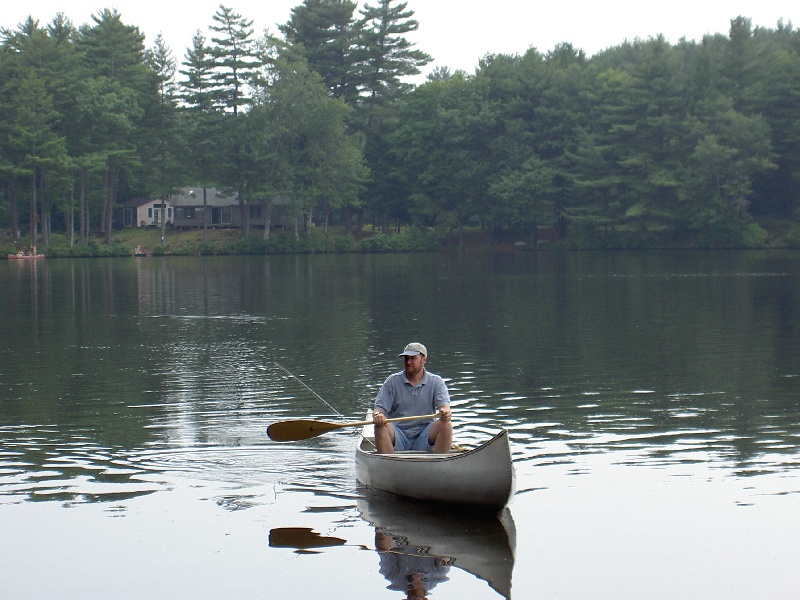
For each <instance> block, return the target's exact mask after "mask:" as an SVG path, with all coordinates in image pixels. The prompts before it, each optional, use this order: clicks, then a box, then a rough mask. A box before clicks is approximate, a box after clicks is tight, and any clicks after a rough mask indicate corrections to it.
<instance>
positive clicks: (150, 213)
mask: <svg viewBox="0 0 800 600" xmlns="http://www.w3.org/2000/svg"><path fill="white" fill-rule="evenodd" d="M147 218H148V219H152V218H153V207H152V206H151V207H150V208H148V209H147Z"/></svg>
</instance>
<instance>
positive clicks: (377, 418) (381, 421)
mask: <svg viewBox="0 0 800 600" xmlns="http://www.w3.org/2000/svg"><path fill="white" fill-rule="evenodd" d="M372 423H373V424H374V425H375V427H383V426H384V425H386V415H385V414H383V413H382V412H377V411H376V412H374V413H373V414H372Z"/></svg>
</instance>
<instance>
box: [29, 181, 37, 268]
mask: <svg viewBox="0 0 800 600" xmlns="http://www.w3.org/2000/svg"><path fill="white" fill-rule="evenodd" d="M37 224H38V217H37V215H36V169H34V171H33V175H31V208H30V226H31V230H30V236H31V247H32V251H33V252H34V254H35V252H36V251H35V250H33V249H35V248H36V237H37Z"/></svg>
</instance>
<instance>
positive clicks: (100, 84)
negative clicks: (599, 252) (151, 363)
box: [0, 0, 800, 247]
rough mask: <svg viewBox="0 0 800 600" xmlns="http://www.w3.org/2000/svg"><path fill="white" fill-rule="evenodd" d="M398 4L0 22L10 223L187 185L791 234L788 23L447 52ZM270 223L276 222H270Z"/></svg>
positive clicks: (0, 188) (799, 42)
mask: <svg viewBox="0 0 800 600" xmlns="http://www.w3.org/2000/svg"><path fill="white" fill-rule="evenodd" d="M413 17H414V13H413V11H411V10H408V8H407V4H406V3H405V2H398V1H397V0H376V2H375V4H374V5H372V4H369V3H366V4H364V5H363V6H362V7H361V8H358V5H357V3H356V2H352V1H348V0H304V2H303V3H302V4H300V5H298V6H297V7H295V8H294V9H292V11H291V16H290V19H289V20H288V21H287V22H286V23H284V24H282V25H280V26H279V27H278V32H276V33H274V34H273V33H270V32H264V33H263V35H260V36H256V35H255V33H254V31H253V29H252V21H250V20H248V19H247V18H246V17H243V16H242V15H240V14H238V13H236V12H235V11H234V10H233V9H231V8H228V7H225V6H224V5H221V6H220V7H219V9H218V10H217V12H216V13H215V14H214V15H213V16H212V17H211V24H210V25H209V28H208V29H209V33H210V38H206V37H205V36H204V35H203V34H202V33H201V32H198V33H197V34H196V35H195V36H194V38H193V40H192V43H191V46H190V47H189V48H188V49H187V50H186V51H185V54H184V56H183V57H182V58H181V59H176V58H175V57H174V56H173V53H172V50H171V49H170V48H169V47H168V46H167V44H166V43H165V42H164V40H163V39H162V38H161V37H160V36H159V37H157V38H156V39H155V40H154V43H153V45H152V47H150V48H146V47H145V44H144V36H143V35H142V33H141V32H140V30H139V29H138V28H137V27H136V26H133V25H128V24H125V23H124V22H123V20H122V16H121V15H120V14H119V13H118V12H116V11H115V10H112V9H105V10H103V11H101V12H99V13H97V14H96V15H94V16H93V17H92V23H91V24H84V25H82V26H80V27H75V26H74V25H73V24H72V23H71V22H70V20H69V19H68V18H67V17H66V16H65V15H63V14H58V15H56V17H55V18H54V19H53V21H52V22H51V23H49V24H47V25H45V26H41V25H40V24H39V23H38V22H37V21H35V20H33V19H31V18H29V19H28V20H27V21H25V22H24V23H22V24H21V25H19V26H18V27H17V28H16V29H14V30H8V29H4V30H2V40H1V41H0V43H1V44H2V45H1V46H0V194H2V196H3V199H4V200H5V201H4V202H2V203H0V227H3V226H5V227H7V228H8V229H9V230H11V231H12V232H16V231H17V230H18V229H20V228H22V227H24V226H26V225H27V226H28V231H29V232H30V235H31V237H32V239H33V240H34V241H35V240H36V236H37V235H39V234H41V236H42V237H43V238H44V241H45V243H47V242H48V241H49V239H50V235H51V234H52V232H53V231H60V232H64V233H65V234H66V235H67V237H68V238H69V241H70V243H73V241H83V242H85V241H87V240H88V239H89V238H90V236H93V235H101V236H103V237H104V238H105V240H106V241H107V242H110V241H111V236H112V231H113V227H114V214H115V207H116V206H118V205H119V203H120V202H122V201H124V200H127V199H130V198H134V197H155V198H168V197H169V195H170V194H171V193H173V192H174V191H175V190H176V189H177V188H179V187H184V186H201V187H203V188H208V187H215V188H219V189H222V190H225V191H229V192H231V193H237V194H238V198H239V203H240V206H239V208H240V210H241V222H242V232H241V233H242V236H244V237H248V236H249V235H250V234H251V231H250V227H249V223H248V215H249V209H250V206H252V205H255V204H257V205H260V206H261V207H263V208H265V209H266V211H267V213H266V214H270V210H271V207H272V204H273V203H274V202H276V201H277V200H278V199H280V200H281V204H282V205H286V206H287V210H288V211H289V212H290V214H291V215H293V216H294V222H295V223H296V224H297V225H296V228H297V229H298V230H299V229H301V228H305V227H307V226H308V225H309V224H310V223H314V224H316V225H319V226H326V227H327V226H328V225H329V224H335V225H340V226H342V227H343V228H344V230H345V231H346V232H349V231H351V230H352V229H354V228H357V229H360V228H363V227H364V226H365V224H366V223H368V222H370V221H371V224H372V225H374V226H375V227H378V228H380V229H382V230H384V231H387V232H388V231H390V230H391V229H393V228H394V229H398V228H400V227H401V226H404V225H415V226H420V227H425V228H433V229H436V230H440V231H464V229H465V228H480V229H481V230H483V231H485V232H486V233H487V235H490V236H494V235H503V234H506V233H510V234H513V235H515V236H518V237H519V236H524V238H525V239H530V241H531V242H535V241H536V236H537V231H538V230H539V228H540V227H541V226H547V227H553V228H555V229H556V230H557V231H559V232H560V233H561V235H566V234H567V233H569V240H570V241H571V243H572V244H573V245H578V246H584V247H598V246H615V247H619V246H642V245H650V244H665V243H666V244H676V243H677V244H681V243H685V244H691V245H700V246H729V245H745V246H759V245H764V244H768V243H772V244H786V245H797V244H798V243H800V225H798V218H799V217H800V214H799V213H798V193H799V192H800V189H798V185H799V181H800V180H799V179H798V178H799V177H800V164H799V163H800V156H799V155H798V154H797V152H796V150H795V149H796V147H797V144H798V141H800V101H798V100H800V77H798V75H800V34H798V32H797V31H795V30H794V29H793V27H792V26H791V25H790V24H788V25H787V24H783V23H782V22H779V23H778V25H777V27H776V28H775V29H768V28H761V27H756V28H754V27H753V26H752V24H751V22H750V20H749V19H746V18H743V17H737V18H735V19H733V20H732V21H731V28H730V32H729V33H728V35H722V34H716V35H708V36H706V37H704V38H703V40H701V41H699V42H695V41H687V40H681V41H680V42H678V43H677V44H670V43H668V42H667V41H666V40H665V39H664V38H663V37H661V36H657V37H654V38H650V39H647V40H634V41H630V42H624V43H622V44H620V45H618V46H615V47H611V48H609V49H607V50H605V51H603V52H600V53H598V54H596V55H595V56H592V57H587V56H586V55H585V53H584V52H583V51H581V50H579V49H577V48H575V47H574V46H572V45H571V44H569V43H563V44H560V45H558V46H556V47H555V48H553V49H552V50H550V51H548V52H545V53H542V52H540V51H538V50H537V49H535V48H533V47H532V48H530V49H529V50H528V51H527V52H525V53H524V54H522V55H505V54H488V55H486V56H485V57H484V58H483V59H482V60H481V61H480V62H479V64H478V65H477V67H476V69H475V71H474V73H472V74H468V73H465V72H462V71H456V72H451V71H450V70H449V69H447V68H439V69H436V70H434V71H433V72H432V73H431V74H430V75H429V76H428V77H427V79H426V81H425V82H424V83H421V84H419V85H412V84H410V83H409V78H410V77H411V76H413V75H418V74H419V73H420V70H421V68H422V67H424V66H425V65H426V64H428V63H429V62H430V61H431V57H430V56H429V55H427V54H426V53H425V52H423V51H421V50H418V49H416V48H414V46H413V44H411V43H410V42H409V40H408V38H407V35H408V34H409V33H410V32H412V31H414V30H416V29H417V27H418V23H417V21H416V20H414V18H413ZM262 235H263V236H265V237H266V236H268V235H269V227H266V228H264V230H263V233H262Z"/></svg>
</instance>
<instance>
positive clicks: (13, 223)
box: [8, 175, 19, 240]
mask: <svg viewBox="0 0 800 600" xmlns="http://www.w3.org/2000/svg"><path fill="white" fill-rule="evenodd" d="M8 225H9V227H10V228H11V236H12V237H13V239H15V240H19V215H18V212H17V178H16V176H15V175H12V176H11V178H10V179H9V181H8Z"/></svg>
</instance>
